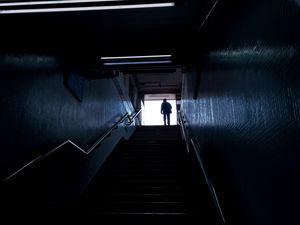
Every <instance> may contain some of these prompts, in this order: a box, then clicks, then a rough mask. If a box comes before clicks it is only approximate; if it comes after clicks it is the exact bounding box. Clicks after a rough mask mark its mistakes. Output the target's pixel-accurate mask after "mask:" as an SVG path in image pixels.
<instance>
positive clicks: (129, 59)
mask: <svg viewBox="0 0 300 225" xmlns="http://www.w3.org/2000/svg"><path fill="white" fill-rule="evenodd" d="M171 57H172V55H145V56H116V57H101V62H102V65H103V66H123V65H153V64H170V63H172V58H171Z"/></svg>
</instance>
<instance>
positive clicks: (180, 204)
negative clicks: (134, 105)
mask: <svg viewBox="0 0 300 225" xmlns="http://www.w3.org/2000/svg"><path fill="white" fill-rule="evenodd" d="M192 161H193V160H191V159H190V157H189V155H188V153H187V151H186V149H185V143H184V141H183V140H182V139H181V136H180V129H179V127H178V126H143V127H139V128H137V131H136V132H135V134H134V135H133V137H132V138H131V139H130V140H128V141H125V140H124V141H121V142H120V143H119V144H118V145H117V147H116V149H115V150H114V151H113V153H112V154H111V155H110V156H109V158H108V159H107V161H106V162H105V164H104V165H103V166H102V168H101V169H100V170H99V172H98V173H97V174H96V176H95V177H94V179H93V180H92V181H91V183H90V184H89V186H88V187H87V188H86V190H85V192H84V193H83V195H82V198H81V201H80V208H82V209H83V210H84V212H85V215H86V214H88V216H89V217H88V218H102V219H109V221H110V222H111V223H114V222H126V223H127V222H129V223H130V224H154V225H155V224H174V223H175V224H203V225H204V224H207V225H215V224H220V223H219V222H218V217H217V214H216V211H215V209H214V206H213V205H212V202H211V199H210V198H209V194H208V190H207V188H206V186H205V183H204V182H203V181H204V180H203V179H202V176H201V174H200V173H199V171H198V169H197V167H195V166H193V163H192ZM197 171H198V172H197Z"/></svg>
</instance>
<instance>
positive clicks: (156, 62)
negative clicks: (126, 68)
mask: <svg viewBox="0 0 300 225" xmlns="http://www.w3.org/2000/svg"><path fill="white" fill-rule="evenodd" d="M167 63H172V61H171V60H162V61H141V62H107V63H103V65H104V66H121V65H147V64H167Z"/></svg>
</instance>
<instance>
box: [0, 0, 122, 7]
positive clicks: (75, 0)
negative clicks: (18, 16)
mask: <svg viewBox="0 0 300 225" xmlns="http://www.w3.org/2000/svg"><path fill="white" fill-rule="evenodd" d="M122 1H124V0H61V1H33V2H4V3H0V7H1V6H35V5H56V4H71V3H95V2H101V3H104V2H122Z"/></svg>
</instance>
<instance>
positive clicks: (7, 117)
mask: <svg viewBox="0 0 300 225" xmlns="http://www.w3.org/2000/svg"><path fill="white" fill-rule="evenodd" d="M73 69H74V70H75V71H76V68H71V67H70V66H69V65H68V67H67V66H66V63H65V62H63V61H61V60H59V58H57V57H53V56H49V55H37V54H1V55H0V73H1V76H0V85H1V88H0V102H1V111H0V120H1V121H0V124H1V128H0V141H1V150H0V175H1V178H2V179H3V178H4V177H5V176H7V175H9V174H10V173H11V172H14V170H15V169H16V168H19V167H20V166H21V165H23V164H24V163H26V162H28V161H29V160H31V159H33V158H34V157H36V156H37V155H39V154H40V153H41V152H45V151H47V150H50V149H51V148H52V147H54V146H56V145H58V144H60V143H61V142H63V141H64V140H66V139H70V140H72V141H73V142H74V143H76V144H77V145H79V146H80V147H82V148H85V149H86V148H88V147H89V146H90V145H91V144H92V143H93V142H94V141H95V140H97V138H99V137H100V136H101V135H102V134H103V132H104V131H105V130H106V129H108V128H110V127H111V126H112V125H113V123H114V122H115V121H117V120H118V118H120V116H122V115H124V114H125V113H126V110H125V107H124V105H123V103H122V101H121V98H120V95H119V93H118V91H117V89H116V86H115V84H114V82H113V81H112V79H86V78H84V76H81V75H85V74H80V73H79V75H80V76H79V77H80V80H83V82H79V83H81V84H83V89H81V90H82V91H83V95H82V101H81V102H80V101H78V100H77V99H76V98H74V96H73V95H72V94H71V92H70V91H69V90H68V89H67V88H66V86H65V85H64V83H63V81H64V77H65V76H66V75H67V74H68V73H69V72H70V71H73ZM117 79H121V78H120V77H119V78H117ZM125 94H126V93H125Z"/></svg>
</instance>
